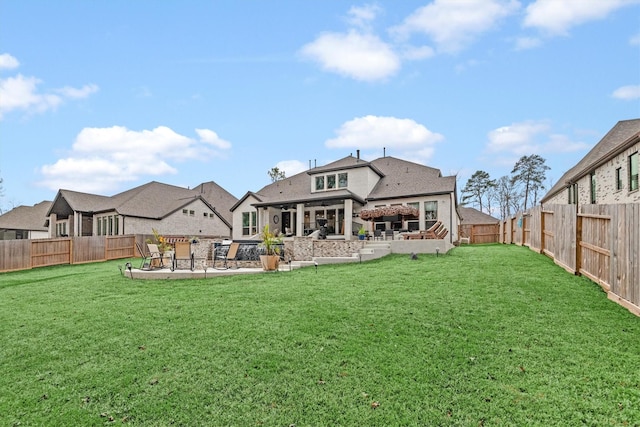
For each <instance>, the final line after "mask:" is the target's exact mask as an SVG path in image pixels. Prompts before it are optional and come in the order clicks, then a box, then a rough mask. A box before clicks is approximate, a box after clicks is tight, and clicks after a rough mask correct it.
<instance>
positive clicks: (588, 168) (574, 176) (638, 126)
mask: <svg viewBox="0 0 640 427" xmlns="http://www.w3.org/2000/svg"><path fill="white" fill-rule="evenodd" d="M638 140H640V119H633V120H621V121H619V122H618V123H617V124H616V125H615V126H614V127H613V128H611V130H610V131H609V132H608V133H607V134H606V135H605V136H604V137H603V138H602V139H601V140H600V142H598V143H597V144H596V145H595V146H594V147H593V148H592V149H591V151H589V152H588V153H587V155H586V156H584V157H583V158H582V160H580V161H579V162H578V163H577V164H576V165H575V166H574V167H572V168H571V169H569V170H568V171H567V172H565V173H564V175H562V177H561V178H560V179H559V180H558V181H557V182H556V183H555V185H553V187H551V189H550V190H549V191H548V192H547V194H546V195H545V196H544V197H543V198H542V199H540V203H544V202H545V201H546V200H548V199H550V198H551V197H552V196H554V195H556V194H557V193H559V192H560V191H562V190H564V189H565V188H566V187H567V185H568V184H569V183H574V182H576V181H577V180H579V179H580V178H582V177H583V176H585V175H587V174H589V173H591V172H592V171H593V170H594V169H595V168H597V167H598V166H600V165H602V164H603V163H605V162H607V161H609V160H610V159H612V158H613V157H615V156H616V155H618V154H619V153H621V152H622V151H624V150H626V149H627V148H629V147H630V146H632V145H633V144H636V143H637V142H638Z"/></svg>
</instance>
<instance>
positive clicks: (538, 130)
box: [487, 120, 588, 156]
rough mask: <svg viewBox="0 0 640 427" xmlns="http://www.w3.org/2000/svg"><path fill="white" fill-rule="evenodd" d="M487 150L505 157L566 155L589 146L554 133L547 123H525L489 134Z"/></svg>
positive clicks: (504, 127) (498, 129) (502, 128)
mask: <svg viewBox="0 0 640 427" xmlns="http://www.w3.org/2000/svg"><path fill="white" fill-rule="evenodd" d="M488 138H489V141H488V143H487V150H488V151H489V152H492V153H499V154H503V155H514V156H525V155H530V154H540V155H541V154H544V153H565V152H573V151H579V150H582V149H585V148H587V147H588V145H587V144H585V143H583V142H579V141H574V140H573V139H572V138H571V137H569V136H567V135H564V134H559V133H555V132H552V127H551V125H550V123H548V122H546V121H534V120H529V121H524V122H520V123H513V124H511V125H509V126H503V127H500V128H497V129H494V130H492V131H490V132H489V134H488Z"/></svg>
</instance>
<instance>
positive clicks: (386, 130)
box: [325, 116, 444, 161]
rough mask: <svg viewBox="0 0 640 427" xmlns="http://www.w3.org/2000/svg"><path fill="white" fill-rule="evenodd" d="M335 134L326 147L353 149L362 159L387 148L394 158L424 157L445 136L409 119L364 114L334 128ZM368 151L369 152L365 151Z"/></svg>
mask: <svg viewBox="0 0 640 427" xmlns="http://www.w3.org/2000/svg"><path fill="white" fill-rule="evenodd" d="M336 133H337V137H336V138H332V139H328V140H327V141H325V146H326V147H327V148H356V149H360V150H363V156H362V157H364V158H367V156H368V157H372V158H373V157H378V156H379V154H373V152H375V153H379V152H380V150H382V149H383V148H387V149H389V150H391V151H392V152H394V153H399V154H395V155H396V157H404V158H409V159H413V160H414V161H415V159H416V158H419V159H421V160H427V159H429V158H430V157H431V156H432V155H433V145H434V144H436V143H437V142H440V141H442V140H443V139H444V137H443V136H442V135H440V134H438V133H435V132H431V131H430V130H429V129H427V128H426V127H425V126H424V125H421V124H419V123H417V122H415V121H414V120H411V119H399V118H396V117H380V116H364V117H357V118H355V119H353V120H349V121H348V122H345V123H343V124H342V126H340V128H339V129H337V130H336ZM367 151H369V153H367Z"/></svg>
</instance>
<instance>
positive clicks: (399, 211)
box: [360, 205, 420, 220]
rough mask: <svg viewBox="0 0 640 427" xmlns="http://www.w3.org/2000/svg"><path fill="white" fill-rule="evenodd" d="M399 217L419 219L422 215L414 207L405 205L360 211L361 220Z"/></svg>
mask: <svg viewBox="0 0 640 427" xmlns="http://www.w3.org/2000/svg"><path fill="white" fill-rule="evenodd" d="M398 215H399V216H407V217H412V218H417V217H418V216H419V215H420V212H419V211H418V209H416V208H414V207H411V206H404V205H398V206H383V207H380V208H374V209H362V210H361V211H360V218H362V219H364V220H375V219H377V218H382V217H389V216H398Z"/></svg>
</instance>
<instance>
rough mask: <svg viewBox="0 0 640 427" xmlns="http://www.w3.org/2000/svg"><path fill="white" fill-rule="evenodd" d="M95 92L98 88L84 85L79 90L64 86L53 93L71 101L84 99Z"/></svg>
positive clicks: (92, 85)
mask: <svg viewBox="0 0 640 427" xmlns="http://www.w3.org/2000/svg"><path fill="white" fill-rule="evenodd" d="M97 91H98V86H97V85H94V84H89V85H84V86H82V87H81V88H79V89H77V88H74V87H69V86H65V87H63V88H61V89H55V92H57V93H60V94H62V95H63V96H64V97H66V98H72V99H81V98H86V97H88V96H89V95H91V94H92V93H96V92H97Z"/></svg>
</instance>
